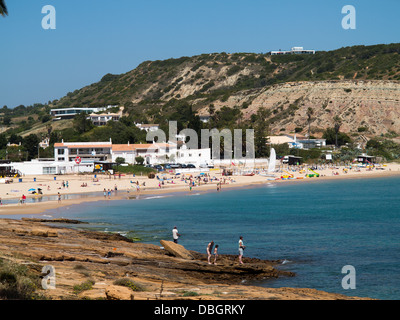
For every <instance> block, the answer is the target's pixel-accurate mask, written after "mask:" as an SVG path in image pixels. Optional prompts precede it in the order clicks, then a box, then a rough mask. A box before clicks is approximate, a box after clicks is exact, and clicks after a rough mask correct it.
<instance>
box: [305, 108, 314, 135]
mask: <svg viewBox="0 0 400 320" xmlns="http://www.w3.org/2000/svg"><path fill="white" fill-rule="evenodd" d="M313 115H314V110H313V108H311V107H308V109H307V122H308V139H310V137H311V121H312V120H313Z"/></svg>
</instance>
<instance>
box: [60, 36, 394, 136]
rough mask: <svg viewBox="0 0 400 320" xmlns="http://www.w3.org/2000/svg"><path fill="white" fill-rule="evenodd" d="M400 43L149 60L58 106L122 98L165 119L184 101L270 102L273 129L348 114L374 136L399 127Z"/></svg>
mask: <svg viewBox="0 0 400 320" xmlns="http://www.w3.org/2000/svg"><path fill="white" fill-rule="evenodd" d="M399 53H400V44H390V45H375V46H355V47H347V48H341V49H338V50H334V51H329V52H317V53H316V54H315V55H290V56H271V55H269V54H254V53H234V54H227V53H213V54H202V55H198V56H194V57H182V58H179V59H168V60H164V61H146V62H143V63H142V64H140V65H139V66H138V67H137V68H136V69H134V70H132V71H129V72H127V73H125V74H121V75H111V74H107V75H105V76H104V77H103V78H102V79H101V81H99V82H97V83H94V84H92V85H89V86H87V87H84V88H82V89H80V90H76V91H74V92H72V93H69V94H67V95H66V96H65V97H63V98H61V99H60V100H58V101H54V104H53V107H71V106H89V105H90V106H95V105H105V104H120V105H124V106H125V110H126V111H127V112H128V113H129V114H130V115H133V116H134V117H136V118H139V119H143V115H144V116H145V118H146V119H145V120H147V121H149V122H161V121H162V120H165V119H167V118H168V116H169V115H171V114H173V113H174V112H176V110H177V106H179V105H181V104H182V103H185V104H190V105H191V106H192V108H193V110H194V111H197V112H198V113H200V114H208V113H209V109H210V105H211V106H212V107H211V108H212V110H213V111H218V110H220V109H221V108H222V107H224V106H225V107H228V108H232V109H236V110H237V112H236V114H237V116H236V119H237V120H238V121H239V120H242V119H250V117H251V115H252V114H254V113H256V112H257V110H258V109H259V108H260V107H265V108H267V109H270V111H271V116H270V120H271V121H272V124H271V128H272V129H273V130H274V131H278V132H282V131H292V130H294V128H295V127H305V126H306V123H307V121H306V119H307V117H306V116H305V113H306V110H307V108H308V107H311V108H313V109H314V119H313V121H312V127H313V128H315V129H316V133H318V131H319V130H322V129H324V128H326V127H327V126H332V118H333V116H334V115H339V116H341V118H342V120H343V126H342V128H343V130H344V131H348V132H350V131H357V129H358V128H359V127H365V128H368V129H369V133H370V134H373V135H380V134H386V133H388V132H393V131H396V127H397V125H398V123H397V119H398V118H399V117H398V115H399V111H398V110H397V108H396V106H397V104H398V102H399V101H400V93H399V88H400V82H399V80H400V58H399V57H400V56H399Z"/></svg>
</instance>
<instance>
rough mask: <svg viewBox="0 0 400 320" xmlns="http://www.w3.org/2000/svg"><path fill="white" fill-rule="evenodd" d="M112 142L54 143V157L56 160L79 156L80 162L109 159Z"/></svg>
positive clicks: (71, 158) (70, 160)
mask: <svg viewBox="0 0 400 320" xmlns="http://www.w3.org/2000/svg"><path fill="white" fill-rule="evenodd" d="M111 148H112V142H111V139H110V141H108V142H64V141H62V142H61V143H55V144H54V158H55V161H57V162H64V161H67V162H68V161H69V162H72V161H75V159H76V158H77V157H80V158H81V160H82V162H84V161H87V160H90V161H92V162H93V161H111V159H112V154H111Z"/></svg>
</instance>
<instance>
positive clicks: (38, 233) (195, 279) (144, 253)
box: [0, 219, 351, 300]
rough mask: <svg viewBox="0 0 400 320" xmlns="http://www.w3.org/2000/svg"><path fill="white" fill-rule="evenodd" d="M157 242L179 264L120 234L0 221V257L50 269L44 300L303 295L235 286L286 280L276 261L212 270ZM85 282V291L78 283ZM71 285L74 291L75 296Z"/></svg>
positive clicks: (233, 263)
mask: <svg viewBox="0 0 400 320" xmlns="http://www.w3.org/2000/svg"><path fill="white" fill-rule="evenodd" d="M51 235H54V236H51ZM55 235H57V236H55ZM162 243H163V244H164V245H166V244H167V246H165V247H164V248H166V247H174V248H175V250H174V252H175V254H177V252H179V254H180V255H182V254H183V253H184V255H183V256H186V257H187V259H185V258H182V257H179V258H178V257H175V256H172V255H171V253H170V252H168V251H167V250H166V249H163V248H160V246H156V245H151V244H142V243H133V242H132V241H127V239H124V237H122V236H120V235H118V236H117V237H113V236H112V235H110V234H104V236H99V233H98V232H94V233H92V232H90V231H79V230H76V229H68V228H61V227H54V226H48V225H46V224H43V223H39V222H31V221H21V220H10V219H0V259H3V260H10V261H12V263H18V264H23V265H24V266H25V267H27V268H29V269H32V270H34V271H35V272H36V273H37V272H40V270H42V268H43V267H44V266H51V267H52V268H53V269H54V270H55V275H56V278H55V283H56V289H52V290H40V289H38V290H39V291H40V293H41V294H42V295H44V296H46V297H47V298H50V299H81V298H82V299H83V298H90V299H98V298H101V299H110V300H130V299H180V298H183V297H185V295H184V294H185V292H195V293H196V294H195V295H193V296H191V298H193V299H196V298H197V299H302V298H303V297H304V296H305V295H304V292H300V291H299V292H300V293H299V294H297V293H296V292H297V290H300V289H293V290H292V291H291V292H290V294H288V291H287V290H283V291H282V290H280V289H268V288H260V287H253V286H245V285H243V282H244V281H246V280H253V279H264V280H265V279H268V278H276V277H281V276H294V274H293V273H291V272H283V271H280V270H278V269H276V265H277V264H278V263H279V261H267V260H258V259H250V258H247V257H246V258H244V262H245V264H244V265H240V264H239V263H238V261H237V257H236V256H228V255H220V256H219V258H218V264H217V265H209V264H208V263H207V256H206V255H205V254H201V253H198V252H193V251H188V250H186V249H185V248H184V247H183V246H180V245H176V244H174V243H172V244H173V245H171V243H169V242H168V241H165V242H162ZM177 248H178V249H179V250H178V249H177ZM38 277H39V275H38ZM127 277H129V278H130V279H133V280H134V283H135V286H138V287H140V288H143V290H140V291H136V290H135V291H133V290H134V289H132V288H129V286H128V287H121V286H118V285H115V283H114V282H115V281H116V280H118V279H121V278H123V279H126V278H127ZM38 280H39V279H38ZM88 282H89V283H90V284H91V285H90V286H89V287H87V288H86V287H85V286H84V285H82V284H85V283H88ZM76 287H79V288H81V289H80V291H79V293H77V292H76ZM82 290H86V291H83V292H82ZM303 290H310V289H303ZM313 297H314V298H315V299H320V298H323V299H339V298H340V299H351V298H349V297H346V296H342V295H335V294H328V293H323V292H319V291H316V290H315V291H313V290H311V291H307V299H309V298H313Z"/></svg>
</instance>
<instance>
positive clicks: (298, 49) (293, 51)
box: [271, 47, 315, 56]
mask: <svg viewBox="0 0 400 320" xmlns="http://www.w3.org/2000/svg"><path fill="white" fill-rule="evenodd" d="M284 54H315V50H305V49H304V48H303V47H293V48H292V49H291V50H290V51H285V50H278V51H271V55H273V56H274V55H284Z"/></svg>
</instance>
